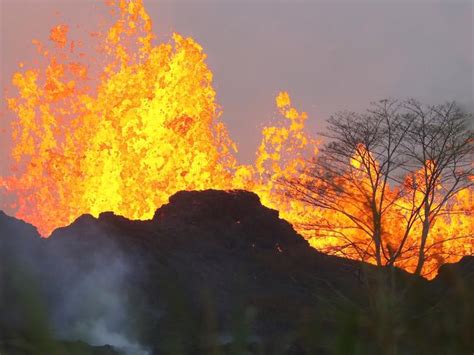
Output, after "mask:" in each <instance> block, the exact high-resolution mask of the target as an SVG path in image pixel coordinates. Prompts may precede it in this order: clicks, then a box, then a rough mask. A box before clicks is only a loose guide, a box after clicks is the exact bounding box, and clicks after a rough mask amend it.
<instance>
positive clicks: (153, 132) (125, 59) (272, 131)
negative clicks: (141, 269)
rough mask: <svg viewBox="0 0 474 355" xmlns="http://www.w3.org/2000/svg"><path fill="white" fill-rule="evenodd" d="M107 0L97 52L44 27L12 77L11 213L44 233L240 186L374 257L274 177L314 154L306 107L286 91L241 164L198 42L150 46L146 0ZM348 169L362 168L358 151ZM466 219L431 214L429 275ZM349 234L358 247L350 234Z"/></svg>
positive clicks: (320, 241) (454, 253)
mask: <svg viewBox="0 0 474 355" xmlns="http://www.w3.org/2000/svg"><path fill="white" fill-rule="evenodd" d="M107 3H108V5H109V6H110V9H111V10H112V11H111V13H112V15H113V18H114V21H115V22H114V23H113V24H112V25H111V26H110V27H109V29H108V30H107V31H106V32H104V33H99V34H96V33H94V34H92V35H91V38H90V41H97V43H98V52H97V53H95V54H94V57H93V58H89V59H88V58H87V56H86V55H85V54H84V53H83V52H81V51H80V47H81V41H73V40H71V39H69V38H68V37H69V27H68V26H67V25H59V26H56V27H54V28H53V29H52V30H51V32H50V37H49V39H50V41H51V42H52V46H50V47H48V46H46V45H43V44H42V43H41V42H39V41H34V42H33V43H34V44H35V45H36V46H37V49H38V52H39V54H40V56H41V57H42V58H43V63H44V64H42V65H41V64H40V65H38V66H36V67H35V68H32V69H22V71H20V72H17V73H15V74H14V75H13V79H12V83H13V85H14V86H15V87H16V88H17V89H18V95H17V96H15V97H11V98H9V99H8V100H7V103H8V107H9V109H10V110H11V111H12V112H13V113H14V114H15V116H16V117H17V119H16V120H15V121H14V123H13V127H12V128H13V135H12V139H13V144H14V145H13V148H12V151H11V157H12V171H13V172H14V176H11V177H8V178H0V188H3V189H4V190H6V191H7V193H9V194H13V195H14V196H15V197H16V203H15V205H12V206H10V207H12V208H14V209H15V211H16V216H17V217H18V218H21V219H23V220H25V221H27V222H29V223H32V224H33V225H35V226H36V227H37V228H38V230H39V232H40V233H41V234H42V235H43V236H47V235H49V234H50V233H51V232H52V231H53V230H54V229H55V228H58V227H60V226H65V225H68V224H70V223H71V222H72V221H73V220H74V219H76V218H77V217H78V216H80V215H82V214H85V213H90V214H92V215H95V216H97V215H98V214H99V213H101V212H103V211H113V212H115V213H116V214H119V215H123V216H125V217H128V218H131V219H149V218H151V217H152V216H153V213H154V212H155V210H156V209H157V208H158V207H160V206H161V205H163V204H164V203H166V202H167V201H168V198H169V196H170V195H172V194H174V193H175V192H177V191H179V190H200V189H206V188H218V189H233V188H245V189H248V190H252V191H254V192H256V193H257V194H258V195H259V196H260V198H261V200H262V203H264V204H265V205H267V206H269V207H271V208H275V209H278V210H280V213H281V216H282V217H283V218H285V219H287V220H288V221H289V222H290V223H292V224H293V225H294V226H295V228H296V229H297V230H298V231H299V232H300V233H301V234H302V235H303V236H304V237H305V238H307V239H309V241H310V244H311V245H312V246H314V247H316V248H319V249H321V250H324V251H326V252H330V253H333V254H336V255H343V256H346V257H350V258H354V259H364V260H366V261H369V262H374V260H372V259H371V258H364V257H363V256H361V255H357V254H356V253H351V252H345V251H343V249H342V248H341V243H343V242H342V241H341V238H338V233H340V231H341V230H342V229H343V228H344V227H343V224H344V216H341V215H340V214H337V213H334V212H330V211H324V210H320V209H317V208H314V207H310V206H308V205H307V204H305V203H303V202H300V201H297V200H296V199H294V198H292V197H291V196H290V195H289V194H288V193H286V191H285V189H284V187H282V186H281V185H279V184H277V181H278V180H279V179H281V178H289V177H293V176H296V175H297V174H299V172H300V171H301V170H302V169H304V168H305V166H306V164H307V163H306V159H305V158H306V157H310V156H314V155H315V154H317V151H318V148H317V147H318V143H317V141H316V140H315V139H314V138H313V137H311V136H310V135H308V134H307V133H306V132H305V130H304V126H305V121H306V120H307V115H306V113H304V112H298V111H297V110H296V109H295V108H294V107H292V105H291V100H290V97H289V95H288V93H286V92H282V93H280V94H279V95H278V96H277V98H276V106H277V107H278V109H279V112H280V114H281V116H282V118H283V120H282V121H281V122H280V123H279V124H278V125H276V126H268V127H265V128H264V129H263V131H262V135H263V139H262V143H261V145H260V146H259V148H258V151H257V156H256V161H255V164H254V165H253V166H250V165H242V164H239V163H238V162H237V160H236V159H235V155H234V154H235V152H236V150H237V148H236V144H235V143H234V142H233V141H232V140H231V139H230V138H229V135H228V133H227V129H226V127H225V125H224V124H223V122H222V121H221V120H220V117H221V114H222V111H221V109H220V107H219V106H218V104H217V103H216V93H215V91H214V88H213V86H212V79H213V75H212V72H211V70H210V69H209V68H208V66H207V64H206V62H205V60H206V54H205V53H204V52H203V49H202V47H201V46H200V45H199V44H198V43H196V42H195V41H194V40H193V39H192V38H184V37H182V36H181V35H179V34H177V33H174V34H173V36H172V39H171V40H170V41H169V42H165V43H158V44H155V36H154V34H153V32H152V22H151V19H150V17H149V16H148V14H147V12H146V10H145V8H144V6H143V3H142V0H134V1H126V0H116V1H107ZM96 57H97V58H99V59H97V58H96ZM352 164H353V165H354V166H356V165H357V164H358V163H357V157H356V156H355V157H354V159H353V161H352ZM301 178H304V176H301ZM471 199H472V192H471V191H464V192H463V193H461V194H459V195H458V196H457V199H456V201H455V203H454V204H453V205H452V206H451V207H450V208H453V209H456V208H457V207H460V206H461V205H463V207H469V208H471V207H470V206H471V205H472V204H470V205H469V201H471ZM407 203H408V202H407ZM468 205H469V206H468ZM347 208H351V206H350V204H347ZM402 214H403V210H402V209H396V208H394V209H393V211H392V212H391V214H390V216H389V218H392V219H393V220H394V221H396V220H397V218H399V217H401V215H402ZM316 219H318V220H323V221H325V222H326V223H327V226H328V229H330V230H331V231H332V232H331V233H330V234H327V233H326V234H325V235H324V238H321V234H320V231H318V230H309V229H308V228H307V226H308V225H309V224H310V222H311V221H314V220H316ZM471 224H472V223H471V221H470V219H469V218H466V216H465V215H460V214H451V215H450V217H449V218H441V219H440V220H439V221H437V223H436V227H435V230H434V231H433V236H432V239H433V240H434V241H435V243H434V244H433V254H432V255H433V257H432V258H430V259H429V260H428V261H427V264H426V272H425V274H426V275H427V276H429V277H432V276H434V275H435V271H436V269H437V267H438V266H439V265H441V264H442V263H445V262H450V261H456V260H458V259H459V257H460V256H462V255H465V254H468V253H472V243H471V245H470V246H469V245H467V244H466V242H465V240H461V239H453V240H451V241H448V242H446V243H443V242H440V243H438V244H436V241H443V239H444V238H446V236H447V235H462V234H466V233H469V230H470V229H471V228H472V225H471ZM388 225H389V226H390V228H389V229H388V230H385V231H384V233H385V234H386V235H387V240H395V239H396V238H397V235H398V234H397V233H398V231H397V229H396V223H388ZM345 233H346V235H347V237H348V238H352V240H361V241H362V242H364V240H363V238H362V237H361V236H360V235H359V234H360V233H358V232H357V231H355V230H352V231H347V230H345ZM413 234H414V235H415V234H416V233H413ZM365 242H368V241H365ZM471 242H472V240H471ZM415 244H416V241H415V238H414V237H413V241H412V243H407V245H408V247H407V250H406V252H405V254H406V255H407V257H406V258H403V259H402V261H401V262H400V263H399V266H401V267H404V268H406V269H407V270H413V269H414V265H415V262H414V261H413V259H411V258H410V257H409V256H410V255H413V256H414V255H415V250H414V249H410V248H413V246H414V245H415Z"/></svg>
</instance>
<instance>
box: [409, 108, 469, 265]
mask: <svg viewBox="0 0 474 355" xmlns="http://www.w3.org/2000/svg"><path fill="white" fill-rule="evenodd" d="M404 106H405V108H406V109H407V110H408V113H407V115H406V119H407V122H409V123H410V127H409V129H408V131H407V132H406V134H405V137H404V139H403V141H402V146H403V154H404V155H405V156H406V157H407V158H408V159H407V162H406V164H405V165H404V168H405V169H406V171H407V173H408V174H409V176H410V175H411V176H412V178H411V179H410V181H411V182H412V183H411V186H409V187H410V189H411V191H412V194H413V196H414V198H413V201H415V202H414V204H415V208H414V211H416V217H417V218H418V219H419V220H420V221H421V223H422V230H421V235H420V246H419V251H418V261H417V267H416V270H415V273H416V274H420V273H421V271H422V269H423V265H424V262H425V252H426V249H425V248H426V242H427V239H428V236H429V232H430V229H431V227H432V225H433V223H434V221H435V219H436V217H437V216H438V215H440V214H441V213H442V212H443V211H444V209H445V207H446V206H447V205H448V204H449V202H450V200H451V199H452V198H453V197H454V196H455V195H456V194H457V193H459V192H460V191H461V190H464V189H466V188H469V187H470V186H473V180H472V177H473V153H474V150H473V148H474V146H473V143H474V136H473V132H472V130H470V128H469V124H470V123H472V122H471V121H472V119H473V115H472V114H469V113H466V112H464V111H463V110H461V108H460V107H459V106H457V105H456V103H454V102H448V103H446V104H443V105H437V106H428V107H426V106H423V105H422V104H421V103H419V102H417V101H416V100H408V101H407V102H406V103H405V105H404ZM416 195H418V198H416Z"/></svg>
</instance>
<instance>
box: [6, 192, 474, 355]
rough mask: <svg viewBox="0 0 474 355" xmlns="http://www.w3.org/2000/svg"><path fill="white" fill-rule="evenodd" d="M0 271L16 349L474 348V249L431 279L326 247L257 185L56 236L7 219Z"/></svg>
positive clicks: (191, 197) (182, 196) (178, 198)
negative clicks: (313, 243) (265, 201)
mask: <svg viewBox="0 0 474 355" xmlns="http://www.w3.org/2000/svg"><path fill="white" fill-rule="evenodd" d="M0 267H1V268H0V354H2V355H5V354H7V355H16V354H60V355H63V354H64V355H66V354H120V353H126V354H146V353H150V354H166V355H167V354H170V355H171V354H172V355H178V354H206V355H218V354H236V355H237V354H238V355H241V354H341V355H349V354H361V355H362V354H363V355H367V354H390V355H395V354H403V355H405V354H414V355H415V354H416V355H419V354H430V355H433V354H471V353H472V351H474V279H473V274H474V258H473V257H472V256H466V257H464V258H463V259H462V260H461V261H460V262H459V263H457V264H451V265H449V264H448V265H445V266H443V267H442V268H441V269H440V272H439V275H438V277H436V278H435V279H434V280H432V281H427V280H425V279H423V278H420V277H417V276H414V275H410V274H408V273H406V272H404V271H402V270H399V269H397V268H392V267H379V268H377V267H375V266H371V265H368V264H365V263H362V262H357V261H351V260H346V259H342V258H338V257H334V256H328V255H325V254H321V253H319V252H317V251H316V250H314V249H313V248H311V247H310V246H309V245H308V243H307V242H306V241H305V240H304V239H303V238H302V237H300V236H299V235H298V234H297V233H296V232H295V231H294V230H293V228H292V227H291V225H290V224H288V223H287V222H286V221H284V220H281V219H279V218H278V212H276V211H273V210H270V209H268V208H266V207H263V206H262V205H261V204H260V201H259V199H258V197H257V196H256V195H254V194H252V193H249V192H245V191H231V192H223V191H214V190H208V191H202V192H179V193H177V194H176V195H174V196H172V197H171V198H170V203H169V204H168V205H165V206H163V207H161V208H160V209H159V210H158V211H157V212H156V214H155V217H154V218H153V219H152V220H150V221H129V220H127V219H125V218H122V217H118V216H115V215H113V214H111V213H103V214H101V215H100V217H99V218H98V219H95V218H93V217H91V216H87V215H86V216H82V217H80V218H79V219H78V220H76V221H75V222H74V223H73V224H72V225H71V226H69V227H66V228H62V229H59V230H56V231H55V232H54V233H53V235H52V236H51V237H50V238H49V239H40V238H39V236H38V234H37V233H36V231H35V229H34V228H33V227H31V226H29V225H27V224H25V223H23V222H21V221H18V220H15V219H14V218H10V217H8V216H6V215H4V214H2V213H0ZM88 344H91V345H88ZM104 344H108V345H110V346H104ZM93 345H95V346H93Z"/></svg>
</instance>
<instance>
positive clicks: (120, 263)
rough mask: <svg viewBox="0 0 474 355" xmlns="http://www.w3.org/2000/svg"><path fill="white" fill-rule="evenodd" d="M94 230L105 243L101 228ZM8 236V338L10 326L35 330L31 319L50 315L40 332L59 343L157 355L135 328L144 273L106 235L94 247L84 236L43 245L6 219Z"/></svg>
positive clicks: (3, 242) (0, 272)
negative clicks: (137, 283) (136, 290)
mask: <svg viewBox="0 0 474 355" xmlns="http://www.w3.org/2000/svg"><path fill="white" fill-rule="evenodd" d="M89 228H90V226H89ZM90 229H91V230H90V233H94V234H95V235H96V236H97V233H98V232H99V231H97V228H90ZM94 229H95V230H94ZM102 234H103V233H102ZM0 237H1V238H0V257H1V260H0V267H1V268H0V312H1V314H0V333H1V329H2V323H3V324H5V325H7V327H9V328H10V327H12V326H14V327H16V328H18V329H24V328H28V327H30V326H31V324H32V315H31V313H37V314H42V315H43V316H42V319H41V321H36V323H37V324H36V326H35V327H36V328H37V329H39V328H45V329H48V331H49V333H50V334H49V335H48V337H51V338H52V339H54V340H55V341H57V340H64V341H83V342H85V343H87V344H89V345H92V346H103V345H110V346H113V347H114V348H115V349H117V350H118V351H120V352H121V353H123V354H133V355H146V354H149V353H150V350H149V349H148V348H147V347H146V346H144V345H142V344H141V343H140V341H139V334H138V331H136V329H134V324H135V321H133V320H134V319H135V318H137V315H136V309H137V307H136V302H134V299H133V296H132V292H131V291H132V288H133V287H132V286H131V285H132V284H133V281H134V280H135V279H137V278H138V275H137V272H138V270H136V269H135V267H134V263H133V260H132V258H131V257H130V256H126V255H125V253H124V252H123V251H122V250H121V249H120V248H119V247H118V246H117V245H116V243H115V242H114V241H112V240H110V239H107V237H106V236H103V237H100V238H96V239H95V240H94V241H92V240H90V239H89V238H88V236H87V235H81V232H80V231H79V232H78V231H77V230H75V231H73V232H68V233H67V235H64V233H63V235H61V236H59V237H55V238H50V239H43V240H41V239H40V237H39V235H38V234H37V233H36V231H34V229H33V228H25V225H23V224H21V223H19V222H16V221H15V222H14V221H13V219H9V218H8V217H6V216H5V215H2V214H1V213H0ZM6 290H8V292H6ZM25 295H26V297H25ZM33 299H34V302H31V300H33ZM32 303H34V304H37V305H38V306H37V307H36V308H37V309H32V307H31V304H32ZM9 309H10V311H9ZM37 329H35V330H34V332H36V333H37V332H38V330H37ZM1 340H2V339H1V334H0V341H1Z"/></svg>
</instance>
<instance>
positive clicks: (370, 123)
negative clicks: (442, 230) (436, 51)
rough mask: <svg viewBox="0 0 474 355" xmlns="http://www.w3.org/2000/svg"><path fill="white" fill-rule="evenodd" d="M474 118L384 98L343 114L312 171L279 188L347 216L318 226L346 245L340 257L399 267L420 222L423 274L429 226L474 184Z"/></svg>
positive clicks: (331, 123)
mask: <svg viewBox="0 0 474 355" xmlns="http://www.w3.org/2000/svg"><path fill="white" fill-rule="evenodd" d="M471 118H472V116H471V115H469V114H466V113H464V112H462V110H460V109H459V107H458V106H456V105H455V104H454V103H449V104H445V105H441V106H433V107H429V108H425V107H423V106H422V105H421V104H419V103H418V102H416V101H414V100H408V101H406V102H398V101H394V100H383V101H380V102H378V103H376V104H374V105H373V107H372V108H371V109H370V110H369V111H367V113H364V114H358V113H354V112H342V113H338V114H336V115H334V116H332V117H330V119H329V120H328V127H327V133H325V134H323V135H324V136H325V137H326V138H327V140H328V141H327V143H326V144H325V145H324V146H323V147H322V149H321V150H320V153H319V154H318V155H317V156H316V157H315V158H314V159H313V160H312V161H311V163H310V164H309V165H308V168H307V169H305V170H304V171H301V175H300V176H299V177H295V178H293V179H286V180H284V181H281V183H282V184H283V185H284V186H285V187H286V189H287V191H288V193H289V194H290V195H291V196H292V197H294V198H296V199H299V200H301V201H304V202H306V203H307V204H308V205H311V206H314V207H317V208H321V209H323V210H330V211H333V212H336V213H338V214H340V215H341V216H344V217H343V218H344V219H345V220H347V221H348V225H346V226H342V227H341V226H338V227H337V228H333V227H334V226H331V224H330V223H328V222H327V221H324V220H318V221H315V222H314V224H313V225H312V227H313V228H316V229H318V230H328V234H331V233H332V234H333V235H334V234H337V235H339V236H340V239H342V240H344V241H345V242H344V243H342V246H339V249H338V250H337V251H338V252H339V253H343V254H344V250H345V249H346V248H347V249H350V250H351V251H354V250H355V251H356V253H357V254H358V256H359V258H360V259H362V260H366V259H367V256H370V257H373V258H374V259H375V261H376V263H377V265H392V266H393V265H394V264H395V262H396V261H397V260H399V259H400V258H401V256H402V253H403V251H404V250H406V243H407V240H408V237H409V235H410V233H412V230H413V226H414V225H415V223H416V222H421V223H422V225H423V231H422V235H421V236H420V241H419V242H420V244H419V252H418V261H417V263H418V265H417V268H416V272H417V273H418V274H420V273H421V269H422V268H423V263H424V260H425V250H426V241H427V238H428V234H429V230H430V226H432V224H433V221H434V219H435V218H436V216H438V215H439V214H440V213H441V212H442V211H443V207H445V206H446V205H447V204H448V203H449V200H450V199H451V198H452V197H453V196H455V195H456V193H458V192H459V191H460V190H462V189H464V188H467V187H469V186H470V184H471V181H472V180H469V179H470V177H472V161H470V158H471V154H472V142H473V137H472V132H470V130H469V127H468V122H469V119H471ZM420 172H421V176H422V180H423V183H421V184H420V183H419V182H420ZM415 175H416V176H415ZM407 177H409V178H410V177H411V179H407ZM407 181H411V182H412V183H407ZM440 186H442V187H440ZM420 194H421V195H422V197H421V199H420ZM402 200H403V201H405V202H406V201H407V200H408V201H411V203H409V204H408V205H407V204H406V203H404V204H403V206H404V207H403V208H404V213H403V214H402V216H401V218H403V220H401V221H399V223H400V226H399V232H400V235H399V238H397V240H396V245H393V240H392V241H388V240H384V237H385V233H384V226H385V223H388V221H387V219H386V215H387V214H388V212H389V210H390V209H391V208H392V207H393V206H395V205H396V206H397V208H400V205H399V202H400V201H402ZM420 201H421V202H420ZM332 228H333V229H332ZM331 229H332V230H331ZM336 229H337V230H336ZM354 229H357V230H358V231H359V232H360V233H361V234H362V235H365V236H366V237H367V238H365V242H364V240H362V241H361V240H354V239H351V237H350V236H349V234H347V235H346V233H345V232H344V231H345V230H354ZM350 235H352V236H353V235H354V234H353V233H352V234H350ZM367 240H368V241H369V242H367ZM404 248H405V249H404ZM412 248H413V246H412V245H410V246H409V249H412Z"/></svg>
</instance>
